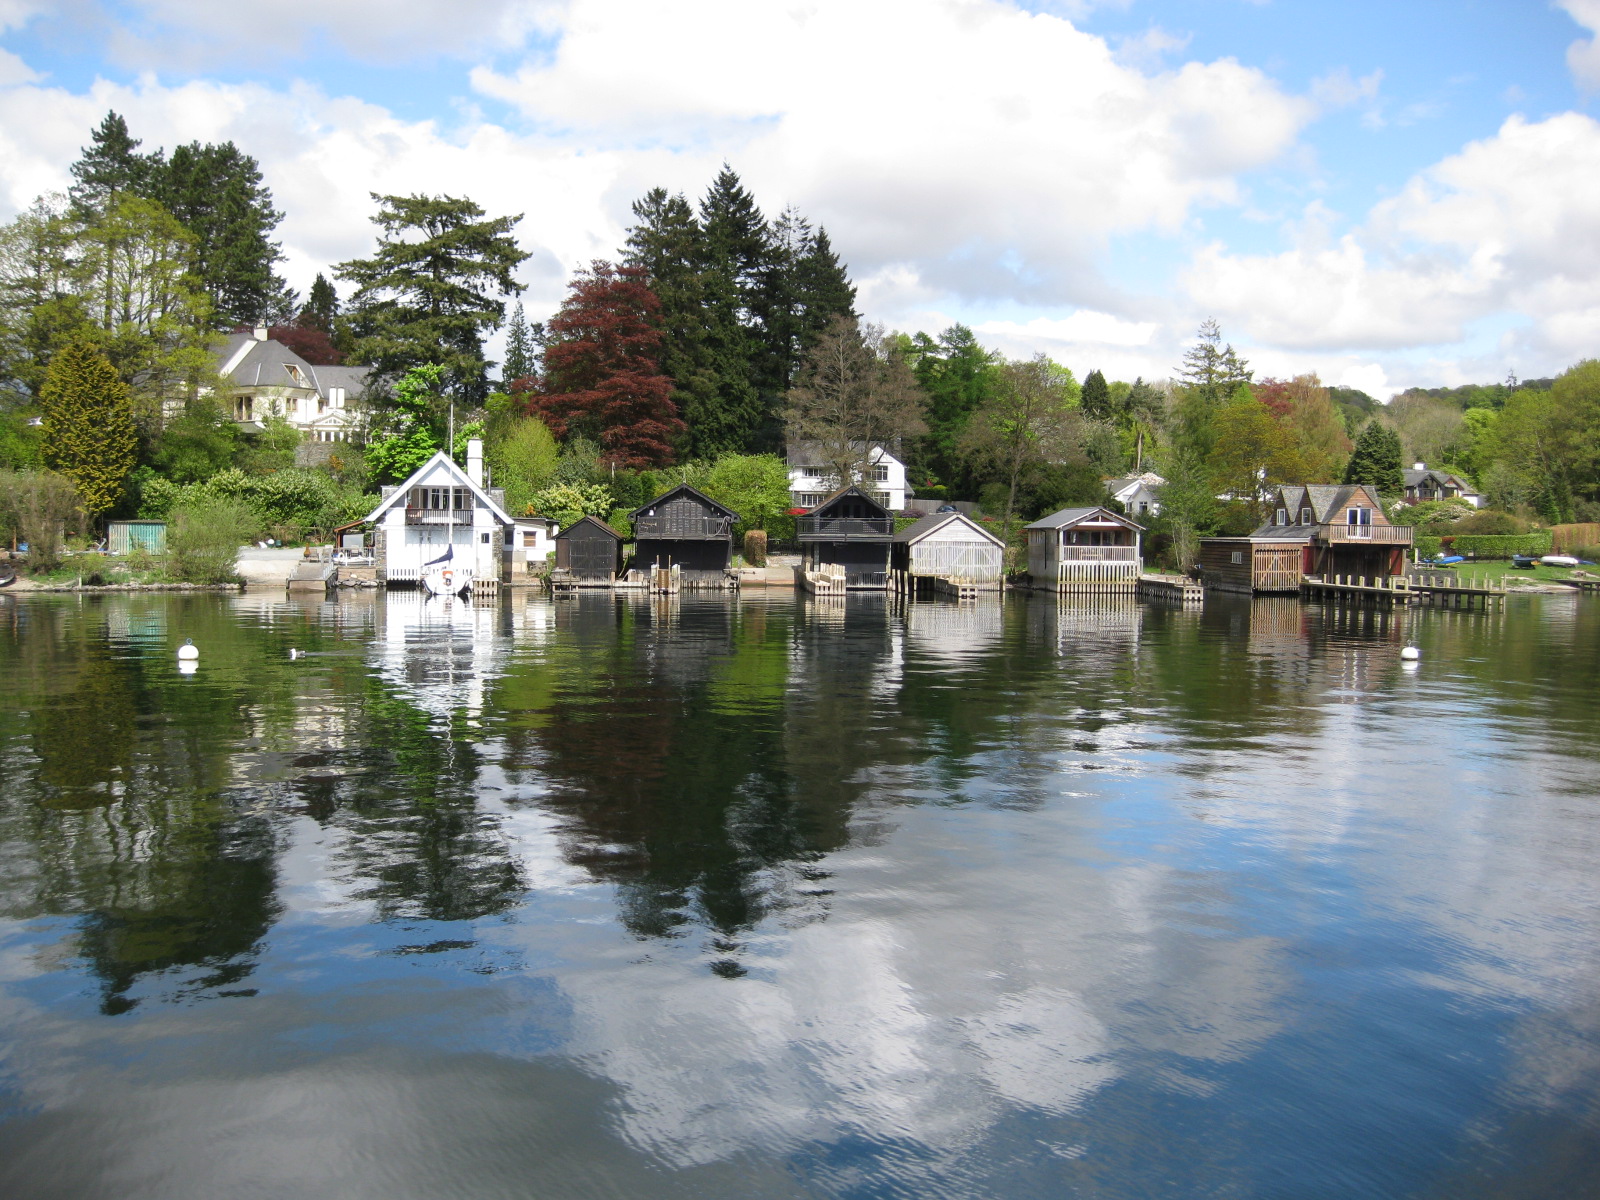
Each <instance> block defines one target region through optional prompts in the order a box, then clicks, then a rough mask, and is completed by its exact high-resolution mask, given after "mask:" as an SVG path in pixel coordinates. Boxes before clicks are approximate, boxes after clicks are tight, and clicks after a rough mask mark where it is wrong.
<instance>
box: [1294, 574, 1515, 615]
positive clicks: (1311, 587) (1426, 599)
mask: <svg viewBox="0 0 1600 1200" xmlns="http://www.w3.org/2000/svg"><path fill="white" fill-rule="evenodd" d="M1300 593H1301V595H1303V596H1307V597H1309V598H1311V599H1313V600H1322V601H1325V602H1333V603H1340V602H1343V603H1353V604H1439V605H1443V606H1445V607H1449V608H1470V607H1476V606H1478V605H1482V606H1483V607H1484V608H1489V607H1491V606H1494V605H1499V604H1503V603H1505V598H1506V587H1505V585H1504V584H1498V585H1497V584H1493V583H1489V582H1487V581H1485V582H1473V581H1469V580H1464V579H1461V578H1460V577H1458V576H1455V575H1445V576H1438V575H1379V576H1369V575H1326V576H1316V575H1307V576H1306V577H1305V579H1304V580H1303V581H1302V582H1301V584H1300Z"/></svg>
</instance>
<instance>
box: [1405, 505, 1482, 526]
mask: <svg viewBox="0 0 1600 1200" xmlns="http://www.w3.org/2000/svg"><path fill="white" fill-rule="evenodd" d="M1476 511H1477V510H1476V509H1474V508H1473V507H1472V505H1470V504H1468V503H1467V502H1466V501H1465V500H1425V501H1423V502H1422V503H1421V504H1396V505H1395V506H1394V507H1393V509H1392V510H1391V512H1390V520H1391V521H1392V522H1393V523H1394V524H1396V525H1416V526H1419V527H1427V526H1433V525H1445V526H1449V525H1453V524H1454V523H1455V522H1457V521H1459V520H1461V519H1462V518H1463V517H1470V516H1471V515H1472V514H1473V513H1474V512H1476Z"/></svg>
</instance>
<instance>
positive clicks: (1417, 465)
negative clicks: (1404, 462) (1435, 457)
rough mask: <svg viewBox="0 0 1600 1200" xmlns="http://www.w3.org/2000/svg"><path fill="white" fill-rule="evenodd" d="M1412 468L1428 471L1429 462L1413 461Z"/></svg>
mask: <svg viewBox="0 0 1600 1200" xmlns="http://www.w3.org/2000/svg"><path fill="white" fill-rule="evenodd" d="M1411 469H1412V470H1413V471H1426V470H1427V469H1428V464H1427V463H1412V464H1411Z"/></svg>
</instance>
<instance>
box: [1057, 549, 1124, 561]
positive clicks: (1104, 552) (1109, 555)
mask: <svg viewBox="0 0 1600 1200" xmlns="http://www.w3.org/2000/svg"><path fill="white" fill-rule="evenodd" d="M1138 560H1139V548H1138V547H1137V546H1063V547H1061V561H1062V562H1137V561H1138Z"/></svg>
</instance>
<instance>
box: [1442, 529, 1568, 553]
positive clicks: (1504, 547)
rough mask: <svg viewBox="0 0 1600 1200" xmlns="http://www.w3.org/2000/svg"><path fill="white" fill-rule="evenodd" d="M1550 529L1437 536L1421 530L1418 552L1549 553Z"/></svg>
mask: <svg viewBox="0 0 1600 1200" xmlns="http://www.w3.org/2000/svg"><path fill="white" fill-rule="evenodd" d="M1550 541H1551V538H1550V531H1549V530H1548V529H1536V530H1534V531H1533V532H1532V533H1512V534H1493V533H1481V534H1480V533H1470V534H1455V533H1446V534H1441V535H1439V536H1437V537H1432V536H1425V535H1423V534H1418V535H1417V538H1416V549H1417V553H1418V554H1420V555H1421V556H1422V557H1423V558H1430V557H1432V556H1433V555H1435V554H1438V553H1439V552H1440V551H1444V552H1446V553H1449V554H1464V555H1466V556H1467V557H1469V558H1510V557H1511V556H1512V555H1513V554H1531V555H1540V554H1549V553H1550Z"/></svg>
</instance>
